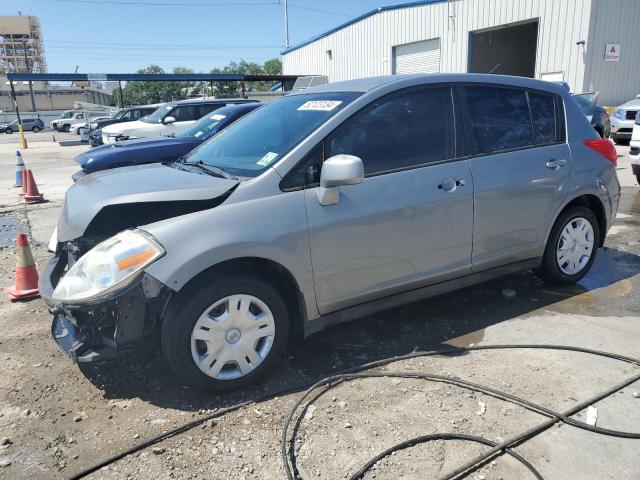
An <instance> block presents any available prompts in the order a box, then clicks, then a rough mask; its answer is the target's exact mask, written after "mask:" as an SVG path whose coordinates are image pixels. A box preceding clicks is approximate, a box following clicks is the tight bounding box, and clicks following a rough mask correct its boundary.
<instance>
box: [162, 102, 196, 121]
mask: <svg viewBox="0 0 640 480" xmlns="http://www.w3.org/2000/svg"><path fill="white" fill-rule="evenodd" d="M198 112H199V109H198V106H197V105H180V106H177V107H176V108H174V109H173V110H171V112H170V113H169V115H168V116H170V117H173V118H175V119H176V122H188V121H190V120H196V119H197V118H199V117H198V116H197V114H198Z"/></svg>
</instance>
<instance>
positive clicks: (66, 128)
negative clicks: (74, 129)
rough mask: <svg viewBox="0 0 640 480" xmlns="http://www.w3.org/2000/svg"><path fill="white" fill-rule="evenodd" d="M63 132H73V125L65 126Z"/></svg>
mask: <svg viewBox="0 0 640 480" xmlns="http://www.w3.org/2000/svg"><path fill="white" fill-rule="evenodd" d="M62 130H64V133H69V132H70V131H71V125H65V126H64V127H62Z"/></svg>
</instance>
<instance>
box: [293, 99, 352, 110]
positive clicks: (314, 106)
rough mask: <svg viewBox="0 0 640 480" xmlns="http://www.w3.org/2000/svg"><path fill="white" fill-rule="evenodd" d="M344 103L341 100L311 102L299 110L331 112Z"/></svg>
mask: <svg viewBox="0 0 640 480" xmlns="http://www.w3.org/2000/svg"><path fill="white" fill-rule="evenodd" d="M341 103H342V101H340V100H309V101H308V102H305V103H303V104H302V105H300V106H299V107H298V110H319V111H321V112H330V111H331V110H333V109H334V108H336V107H337V106H338V105H340V104H341Z"/></svg>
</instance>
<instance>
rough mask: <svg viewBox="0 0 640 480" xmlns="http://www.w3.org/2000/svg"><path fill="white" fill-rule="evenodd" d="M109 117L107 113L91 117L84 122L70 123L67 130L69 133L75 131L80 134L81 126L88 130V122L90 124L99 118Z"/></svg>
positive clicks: (105, 118)
mask: <svg viewBox="0 0 640 480" xmlns="http://www.w3.org/2000/svg"><path fill="white" fill-rule="evenodd" d="M110 118H111V117H110V116H108V115H107V116H102V117H91V118H90V119H89V120H86V121H84V122H78V123H72V124H71V127H70V129H69V131H70V132H71V133H76V134H78V135H80V129H81V128H84V129H86V130H89V124H91V123H93V122H97V121H100V120H108V119H110Z"/></svg>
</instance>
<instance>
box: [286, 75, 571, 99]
mask: <svg viewBox="0 0 640 480" xmlns="http://www.w3.org/2000/svg"><path fill="white" fill-rule="evenodd" d="M453 82H457V83H463V82H472V83H492V84H496V85H512V86H518V87H524V88H533V89H538V90H548V91H551V92H555V93H561V92H564V93H568V92H567V90H566V88H564V87H562V85H559V84H557V83H554V82H547V81H545V80H536V79H533V78H526V77H515V76H511V75H494V74H485V73H423V74H413V75H385V76H380V77H369V78H359V79H356V80H346V81H342V82H335V83H327V84H324V85H318V86H317V87H312V88H307V89H304V90H298V91H296V92H293V93H291V94H290V95H304V94H307V93H323V92H362V93H366V92H369V91H372V90H374V89H376V88H378V87H381V86H383V85H388V84H392V83H397V84H398V87H399V88H400V87H401V86H402V85H403V84H412V85H420V84H425V85H428V84H431V83H453Z"/></svg>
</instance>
